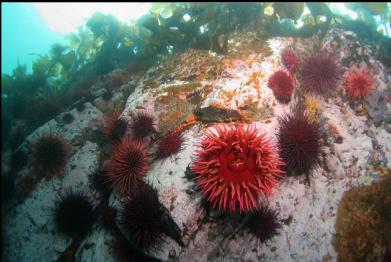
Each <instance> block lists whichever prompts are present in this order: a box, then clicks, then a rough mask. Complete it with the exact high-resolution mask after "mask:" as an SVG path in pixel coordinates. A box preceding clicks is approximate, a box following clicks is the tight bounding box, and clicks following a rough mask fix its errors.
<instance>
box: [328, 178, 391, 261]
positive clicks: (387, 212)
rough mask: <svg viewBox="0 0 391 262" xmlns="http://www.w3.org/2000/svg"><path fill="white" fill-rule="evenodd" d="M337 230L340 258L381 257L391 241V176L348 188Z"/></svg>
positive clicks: (342, 203)
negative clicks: (368, 184)
mask: <svg viewBox="0 0 391 262" xmlns="http://www.w3.org/2000/svg"><path fill="white" fill-rule="evenodd" d="M335 231H336V232H335V235H334V237H333V245H334V247H335V249H336V251H337V252H338V261H380V259H381V257H382V255H383V252H384V249H385V247H386V245H387V244H389V243H390V241H391V176H389V175H388V176H387V177H386V178H384V179H383V180H382V181H381V182H378V183H375V184H373V185H370V186H363V187H356V188H353V189H351V190H349V191H347V192H345V193H344V195H343V197H342V200H341V203H340V205H339V207H338V213H337V221H336V225H335Z"/></svg>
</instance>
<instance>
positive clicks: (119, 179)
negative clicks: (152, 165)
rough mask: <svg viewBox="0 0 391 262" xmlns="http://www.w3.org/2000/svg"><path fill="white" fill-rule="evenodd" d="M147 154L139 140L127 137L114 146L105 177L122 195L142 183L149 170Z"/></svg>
mask: <svg viewBox="0 0 391 262" xmlns="http://www.w3.org/2000/svg"><path fill="white" fill-rule="evenodd" d="M148 157H149V152H148V151H147V149H146V147H145V145H144V144H143V143H142V142H141V141H139V140H131V139H130V138H129V137H128V136H126V137H124V138H123V139H122V140H121V143H118V144H116V146H115V147H114V148H113V154H112V156H111V158H110V162H109V165H108V167H107V172H105V176H106V177H107V181H108V182H109V183H110V184H111V185H112V186H114V187H116V188H117V189H118V191H119V192H120V193H122V194H126V193H129V192H131V191H132V189H133V188H137V186H138V185H139V184H140V182H142V179H143V178H144V177H145V176H146V174H147V172H148V169H149V159H148Z"/></svg>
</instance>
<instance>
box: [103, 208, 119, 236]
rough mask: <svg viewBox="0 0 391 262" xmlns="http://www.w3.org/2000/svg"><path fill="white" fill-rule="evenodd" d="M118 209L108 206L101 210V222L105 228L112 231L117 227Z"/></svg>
mask: <svg viewBox="0 0 391 262" xmlns="http://www.w3.org/2000/svg"><path fill="white" fill-rule="evenodd" d="M117 213H118V212H117V209H115V208H114V207H112V206H109V205H106V206H104V207H103V208H102V210H101V221H102V225H103V226H104V228H106V229H108V230H110V229H113V228H114V227H115V225H116V224H115V221H116V219H117Z"/></svg>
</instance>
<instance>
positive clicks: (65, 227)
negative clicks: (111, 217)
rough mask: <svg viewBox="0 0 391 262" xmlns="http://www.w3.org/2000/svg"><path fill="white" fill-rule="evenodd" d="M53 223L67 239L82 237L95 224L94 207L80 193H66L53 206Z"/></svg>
mask: <svg viewBox="0 0 391 262" xmlns="http://www.w3.org/2000/svg"><path fill="white" fill-rule="evenodd" d="M53 216H54V222H55V225H56V226H57V229H58V230H59V231H60V232H61V233H62V234H65V235H67V236H69V237H72V238H76V237H84V236H85V235H87V234H88V233H89V232H90V230H91V229H92V226H93V224H94V222H95V214H94V207H93V205H92V203H91V201H90V200H89V199H88V197H87V196H86V195H85V194H84V193H82V192H72V191H68V192H67V193H65V194H64V195H61V196H60V197H59V199H58V201H57V202H56V204H55V208H54V214H53Z"/></svg>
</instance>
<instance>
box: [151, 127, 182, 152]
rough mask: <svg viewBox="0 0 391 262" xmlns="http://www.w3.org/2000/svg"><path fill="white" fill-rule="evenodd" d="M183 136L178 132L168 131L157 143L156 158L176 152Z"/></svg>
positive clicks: (180, 146) (179, 148)
mask: <svg viewBox="0 0 391 262" xmlns="http://www.w3.org/2000/svg"><path fill="white" fill-rule="evenodd" d="M182 143H183V137H182V135H181V134H180V133H175V132H172V133H168V134H166V135H165V136H164V137H162V138H160V140H159V141H158V144H157V146H158V147H157V150H156V158H158V159H160V158H167V157H169V156H171V155H173V154H176V153H178V152H179V151H180V150H181V148H182Z"/></svg>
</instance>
